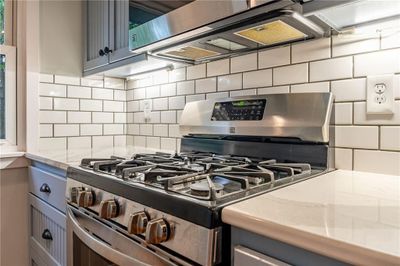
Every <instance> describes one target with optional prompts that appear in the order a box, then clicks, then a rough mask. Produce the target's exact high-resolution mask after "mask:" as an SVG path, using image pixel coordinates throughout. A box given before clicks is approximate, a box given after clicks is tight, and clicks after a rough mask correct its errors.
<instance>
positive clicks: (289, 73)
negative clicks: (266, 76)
mask: <svg viewBox="0 0 400 266" xmlns="http://www.w3.org/2000/svg"><path fill="white" fill-rule="evenodd" d="M307 81H308V64H297V65H291V66H285V67H278V68H274V70H273V84H274V85H284V84H294V83H304V82H307Z"/></svg>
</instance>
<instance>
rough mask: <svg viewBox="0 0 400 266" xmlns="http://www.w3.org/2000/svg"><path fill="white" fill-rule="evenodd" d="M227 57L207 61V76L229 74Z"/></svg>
mask: <svg viewBox="0 0 400 266" xmlns="http://www.w3.org/2000/svg"><path fill="white" fill-rule="evenodd" d="M229 63H230V62H229V59H223V60H218V61H213V62H210V63H207V77H213V76H220V75H226V74H229Z"/></svg>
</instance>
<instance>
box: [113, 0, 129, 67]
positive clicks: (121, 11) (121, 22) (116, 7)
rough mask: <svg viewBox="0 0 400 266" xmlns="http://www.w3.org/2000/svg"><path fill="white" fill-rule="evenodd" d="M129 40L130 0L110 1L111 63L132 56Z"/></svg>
mask: <svg viewBox="0 0 400 266" xmlns="http://www.w3.org/2000/svg"><path fill="white" fill-rule="evenodd" d="M128 38H129V0H110V47H111V49H112V53H110V62H115V61H119V60H121V59H124V58H127V57H131V56H132V54H131V53H130V52H129V39H128Z"/></svg>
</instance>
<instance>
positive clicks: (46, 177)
mask: <svg viewBox="0 0 400 266" xmlns="http://www.w3.org/2000/svg"><path fill="white" fill-rule="evenodd" d="M65 187H66V180H65V178H62V177H59V176H57V175H54V174H52V173H49V172H46V171H43V170H41V169H39V168H37V167H33V166H30V167H29V191H30V192H31V193H32V194H34V195H36V196H38V197H39V198H41V199H42V200H44V201H46V202H48V203H49V204H51V205H53V206H54V207H56V208H57V209H59V210H61V211H62V212H64V213H65V208H66V203H65Z"/></svg>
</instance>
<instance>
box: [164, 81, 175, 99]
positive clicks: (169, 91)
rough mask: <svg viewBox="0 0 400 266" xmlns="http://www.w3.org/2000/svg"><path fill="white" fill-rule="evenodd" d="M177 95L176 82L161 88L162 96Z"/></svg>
mask: <svg viewBox="0 0 400 266" xmlns="http://www.w3.org/2000/svg"><path fill="white" fill-rule="evenodd" d="M175 95H176V83H170V84H164V85H161V88H160V96H161V97H166V96H175Z"/></svg>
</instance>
